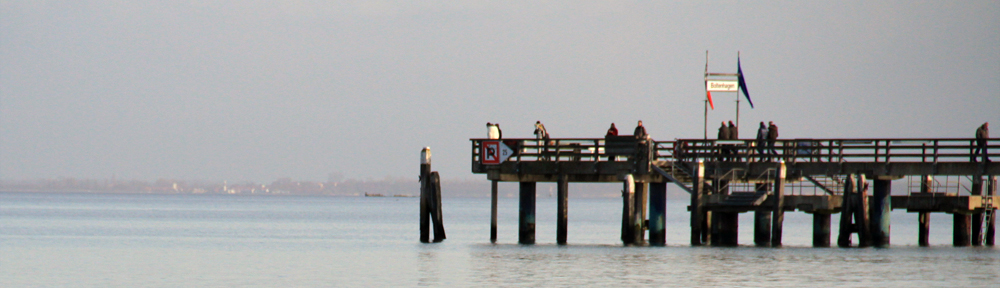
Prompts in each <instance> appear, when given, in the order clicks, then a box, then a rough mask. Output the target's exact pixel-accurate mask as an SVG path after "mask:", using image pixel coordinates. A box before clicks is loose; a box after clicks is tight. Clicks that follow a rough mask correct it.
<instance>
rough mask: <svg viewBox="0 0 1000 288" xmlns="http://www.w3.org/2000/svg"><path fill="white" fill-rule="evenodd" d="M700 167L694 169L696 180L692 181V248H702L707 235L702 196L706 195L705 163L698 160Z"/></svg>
mask: <svg viewBox="0 0 1000 288" xmlns="http://www.w3.org/2000/svg"><path fill="white" fill-rule="evenodd" d="M697 165H698V166H697V167H695V169H694V175H693V176H694V179H693V180H692V185H693V186H694V187H692V188H693V190H694V191H693V192H692V193H691V246H701V245H702V244H704V242H702V239H703V234H705V232H707V231H705V229H704V227H705V211H704V209H703V208H702V203H701V202H702V201H701V196H702V194H704V193H705V162H703V161H702V160H701V159H699V160H698V164H697Z"/></svg>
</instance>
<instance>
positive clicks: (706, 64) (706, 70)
mask: <svg viewBox="0 0 1000 288" xmlns="http://www.w3.org/2000/svg"><path fill="white" fill-rule="evenodd" d="M705 83H706V85H707V83H708V50H705ZM705 93H706V94H705V126H704V127H705V140H708V94H707V93H708V86H706V87H705Z"/></svg>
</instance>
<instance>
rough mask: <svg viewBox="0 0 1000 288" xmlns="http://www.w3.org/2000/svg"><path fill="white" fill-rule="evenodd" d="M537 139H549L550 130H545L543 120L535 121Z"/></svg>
mask: <svg viewBox="0 0 1000 288" xmlns="http://www.w3.org/2000/svg"><path fill="white" fill-rule="evenodd" d="M534 134H535V139H537V140H542V139H544V140H546V141H548V140H549V131H546V130H545V125H542V121H535V133H534Z"/></svg>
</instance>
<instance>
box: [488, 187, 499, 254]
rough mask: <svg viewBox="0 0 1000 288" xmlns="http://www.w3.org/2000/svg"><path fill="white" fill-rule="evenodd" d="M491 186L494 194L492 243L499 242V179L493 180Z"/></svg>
mask: <svg viewBox="0 0 1000 288" xmlns="http://www.w3.org/2000/svg"><path fill="white" fill-rule="evenodd" d="M490 186H491V190H492V191H491V192H492V193H491V194H492V197H493V199H492V200H493V209H492V213H491V215H490V216H491V219H490V243H497V200H499V199H497V198H498V195H497V194H498V193H497V192H498V191H497V180H493V181H492V185H490Z"/></svg>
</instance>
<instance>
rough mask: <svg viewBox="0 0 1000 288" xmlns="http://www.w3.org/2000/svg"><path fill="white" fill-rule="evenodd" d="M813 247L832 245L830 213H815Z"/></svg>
mask: <svg viewBox="0 0 1000 288" xmlns="http://www.w3.org/2000/svg"><path fill="white" fill-rule="evenodd" d="M813 247H830V213H824V212H816V213H813Z"/></svg>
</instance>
